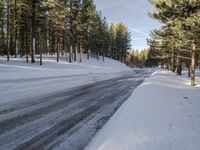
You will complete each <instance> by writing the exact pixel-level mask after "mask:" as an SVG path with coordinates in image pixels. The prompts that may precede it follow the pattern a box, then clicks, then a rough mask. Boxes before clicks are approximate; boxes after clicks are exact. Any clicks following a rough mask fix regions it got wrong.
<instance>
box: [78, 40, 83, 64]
mask: <svg viewBox="0 0 200 150" xmlns="http://www.w3.org/2000/svg"><path fill="white" fill-rule="evenodd" d="M78 49H79V53H80V57H79V62H82V47H81V45H80V44H79V45H78Z"/></svg>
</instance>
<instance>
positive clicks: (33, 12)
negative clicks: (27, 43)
mask: <svg viewBox="0 0 200 150" xmlns="http://www.w3.org/2000/svg"><path fill="white" fill-rule="evenodd" d="M35 3H36V0H32V54H31V63H35Z"/></svg>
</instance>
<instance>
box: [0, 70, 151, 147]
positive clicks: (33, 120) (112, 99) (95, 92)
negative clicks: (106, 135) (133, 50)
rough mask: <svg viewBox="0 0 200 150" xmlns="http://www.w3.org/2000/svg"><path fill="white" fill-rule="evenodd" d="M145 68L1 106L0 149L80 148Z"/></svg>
mask: <svg viewBox="0 0 200 150" xmlns="http://www.w3.org/2000/svg"><path fill="white" fill-rule="evenodd" d="M149 75H150V74H147V73H146V72H144V71H138V72H137V73H136V74H135V73H133V74H132V75H127V76H124V77H120V78H115V79H111V80H107V81H100V82H96V83H92V84H88V85H84V86H80V87H76V88H73V89H70V90H65V91H61V92H57V93H52V94H51V95H48V96H46V97H42V98H34V99H31V100H26V101H19V103H16V102H15V103H14V104H12V103H11V104H10V105H6V106H5V107H4V106H1V107H0V150H10V149H11V150H12V149H16V150H40V149H61V150H62V149H64V150H65V149H66V150H80V149H83V148H84V147H85V146H86V145H87V143H88V142H89V141H90V139H91V138H92V137H93V136H94V135H95V133H96V132H97V131H98V130H99V129H100V128H101V127H102V126H103V125H104V124H105V122H106V121H107V120H108V119H109V118H110V117H111V116H112V115H113V113H114V112H115V111H116V110H117V109H118V107H119V106H120V105H121V104H122V103H123V102H124V101H125V100H127V98H128V97H129V96H130V94H131V93H132V91H133V90H134V89H135V88H136V87H137V86H138V85H140V84H141V83H142V82H143V80H144V79H145V78H146V77H148V76H149Z"/></svg>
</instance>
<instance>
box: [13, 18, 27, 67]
mask: <svg viewBox="0 0 200 150" xmlns="http://www.w3.org/2000/svg"><path fill="white" fill-rule="evenodd" d="M25 39H26V50H25V51H26V63H28V30H27V21H26V20H25ZM15 57H16V56H15Z"/></svg>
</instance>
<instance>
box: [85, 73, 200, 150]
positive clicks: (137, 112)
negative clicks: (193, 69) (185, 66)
mask: <svg viewBox="0 0 200 150" xmlns="http://www.w3.org/2000/svg"><path fill="white" fill-rule="evenodd" d="M197 74H198V75H200V74H199V72H198V73H197ZM197 80H198V82H197V83H198V84H199V83H200V82H199V81H200V78H199V77H197ZM85 149H86V150H200V87H199V85H197V86H196V87H191V86H189V79H188V78H187V77H186V72H184V75H182V76H179V77H178V76H176V75H174V74H172V73H171V72H168V71H162V70H159V71H156V72H155V73H154V74H153V75H152V76H151V77H150V78H148V79H146V81H145V82H144V83H143V84H142V85H141V86H140V87H138V88H137V89H136V90H135V91H134V92H133V93H132V96H131V97H130V98H129V99H128V100H127V101H126V102H125V103H124V104H123V105H122V106H121V107H120V108H119V110H118V111H117V112H116V113H115V114H114V115H113V117H112V118H111V119H110V120H109V121H108V122H107V123H106V125H105V126H104V127H103V128H102V130H100V131H99V133H98V134H97V135H96V137H95V138H94V139H93V140H92V142H91V143H90V144H89V145H88V147H86V148H85Z"/></svg>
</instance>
